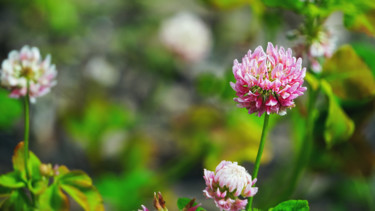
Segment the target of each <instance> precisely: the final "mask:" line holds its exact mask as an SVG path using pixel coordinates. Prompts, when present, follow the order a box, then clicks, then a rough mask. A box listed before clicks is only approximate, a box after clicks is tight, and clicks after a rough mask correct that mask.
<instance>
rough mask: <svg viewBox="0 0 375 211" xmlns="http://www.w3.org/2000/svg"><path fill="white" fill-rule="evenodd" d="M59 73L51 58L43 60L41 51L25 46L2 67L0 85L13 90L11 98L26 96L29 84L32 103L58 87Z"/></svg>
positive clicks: (13, 54) (14, 51)
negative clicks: (56, 79) (57, 76)
mask: <svg viewBox="0 0 375 211" xmlns="http://www.w3.org/2000/svg"><path fill="white" fill-rule="evenodd" d="M56 75H57V71H56V68H55V65H53V64H51V56H50V55H47V57H46V58H45V59H44V60H42V58H41V55H40V52H39V49H38V48H36V47H32V48H30V47H29V46H27V45H26V46H24V47H22V49H21V50H20V51H16V50H13V51H11V52H10V53H9V55H8V59H6V60H4V61H3V63H2V66H1V71H0V77H1V81H0V84H1V85H2V86H3V87H5V88H8V89H10V90H11V93H10V97H14V98H19V97H22V96H26V94H27V85H28V84H29V96H30V100H31V102H35V98H36V97H40V96H43V95H45V94H47V93H48V92H49V91H50V89H51V87H53V86H54V85H56V81H55V78H56Z"/></svg>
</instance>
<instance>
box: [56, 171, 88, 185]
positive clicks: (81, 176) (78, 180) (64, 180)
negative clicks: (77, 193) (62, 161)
mask: <svg viewBox="0 0 375 211" xmlns="http://www.w3.org/2000/svg"><path fill="white" fill-rule="evenodd" d="M59 181H60V183H61V184H66V185H73V186H80V187H89V186H92V181H91V178H90V177H89V176H88V175H87V174H86V173H85V172H83V171H81V170H74V171H70V172H68V173H66V174H64V175H62V176H61V177H60V178H59Z"/></svg>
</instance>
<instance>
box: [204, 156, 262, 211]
mask: <svg viewBox="0 0 375 211" xmlns="http://www.w3.org/2000/svg"><path fill="white" fill-rule="evenodd" d="M203 178H204V180H205V181H206V185H207V187H206V189H205V190H203V193H204V195H205V196H206V197H208V198H212V199H214V200H215V204H216V206H217V207H219V208H220V209H222V210H228V211H237V210H242V209H245V207H246V205H247V199H241V198H240V197H252V196H254V195H255V194H256V193H257V192H258V188H257V187H252V186H253V185H254V184H255V182H256V179H254V180H252V179H251V176H250V174H249V173H248V172H247V171H246V169H245V168H244V167H242V166H239V165H237V162H233V163H232V162H230V161H225V160H224V161H221V163H220V164H219V165H218V166H217V167H216V170H215V172H212V171H208V170H206V169H204V176H203Z"/></svg>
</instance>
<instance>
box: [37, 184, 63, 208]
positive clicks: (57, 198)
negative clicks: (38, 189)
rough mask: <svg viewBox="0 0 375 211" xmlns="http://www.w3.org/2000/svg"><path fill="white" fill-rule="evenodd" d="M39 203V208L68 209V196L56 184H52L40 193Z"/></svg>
mask: <svg viewBox="0 0 375 211" xmlns="http://www.w3.org/2000/svg"><path fill="white" fill-rule="evenodd" d="M39 204H40V207H39V208H40V209H41V210H58V211H65V210H69V200H68V197H67V196H66V195H65V194H64V193H63V191H62V190H61V188H60V187H59V186H58V185H57V184H53V185H51V186H49V187H48V188H47V190H46V191H45V192H44V193H43V194H42V195H40V197H39Z"/></svg>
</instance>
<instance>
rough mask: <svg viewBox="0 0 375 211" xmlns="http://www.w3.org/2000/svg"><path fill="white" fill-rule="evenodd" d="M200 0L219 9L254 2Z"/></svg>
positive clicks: (233, 7)
mask: <svg viewBox="0 0 375 211" xmlns="http://www.w3.org/2000/svg"><path fill="white" fill-rule="evenodd" d="M201 1H202V2H203V3H205V4H207V5H211V6H213V7H215V8H217V9H221V10H230V9H235V8H238V7H242V6H245V5H248V4H249V3H251V2H254V0H201Z"/></svg>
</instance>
